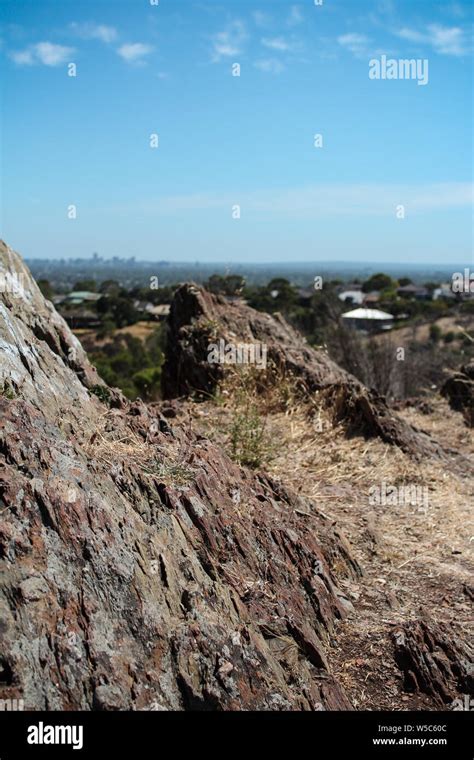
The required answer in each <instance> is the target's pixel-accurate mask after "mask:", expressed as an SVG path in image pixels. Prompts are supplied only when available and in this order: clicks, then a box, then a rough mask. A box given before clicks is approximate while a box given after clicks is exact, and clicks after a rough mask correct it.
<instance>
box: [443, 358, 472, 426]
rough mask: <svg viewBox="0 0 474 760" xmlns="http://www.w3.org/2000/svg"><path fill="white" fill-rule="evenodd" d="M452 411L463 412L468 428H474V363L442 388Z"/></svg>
mask: <svg viewBox="0 0 474 760" xmlns="http://www.w3.org/2000/svg"><path fill="white" fill-rule="evenodd" d="M441 395H442V396H445V398H447V399H448V401H449V404H450V406H451V407H452V409H455V410H456V411H457V412H461V413H462V415H463V417H464V419H465V421H466V425H468V427H471V428H472V427H474V362H470V363H469V364H465V365H464V366H463V367H461V369H460V370H459V372H455V373H453V374H452V375H451V376H450V377H448V379H447V380H446V382H445V383H444V385H443V387H442V388H441Z"/></svg>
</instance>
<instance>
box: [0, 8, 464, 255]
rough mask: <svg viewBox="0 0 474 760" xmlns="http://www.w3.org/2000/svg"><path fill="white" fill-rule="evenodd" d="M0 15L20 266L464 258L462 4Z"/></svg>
mask: <svg viewBox="0 0 474 760" xmlns="http://www.w3.org/2000/svg"><path fill="white" fill-rule="evenodd" d="M0 16H1V21H2V33H1V39H0V57H1V66H2V73H3V77H2V79H3V83H4V84H3V89H2V114H3V115H2V130H1V131H2V137H1V143H2V145H1V148H2V176H3V178H2V187H1V190H2V198H1V220H0V221H1V236H2V237H3V238H4V239H5V240H6V242H7V243H8V244H9V245H11V246H12V247H13V248H15V249H16V250H18V251H19V252H20V253H21V254H22V255H23V256H25V257H26V258H28V259H35V258H37V259H44V258H52V259H60V258H89V257H92V254H93V252H95V251H97V252H98V253H99V254H100V256H102V257H104V258H105V259H110V258H112V257H113V256H118V257H120V258H130V257H135V258H136V259H137V261H156V260H161V261H170V262H173V263H176V264H180V263H183V264H187V263H191V264H192V263H193V262H195V261H199V262H200V263H201V264H206V263H213V262H214V263H216V264H222V263H224V262H229V264H232V265H237V264H239V263H242V264H245V265H252V264H257V263H259V264H265V263H268V264H273V265H277V264H289V263H291V262H292V261H293V260H294V263H295V264H296V263H298V262H299V263H301V264H303V263H305V262H306V263H311V262H320V263H325V262H326V263H334V264H336V263H344V262H347V263H350V264H351V265H352V264H354V263H356V262H361V263H380V264H381V266H382V265H383V263H384V262H386V265H390V264H391V263H393V262H395V263H400V264H404V263H405V264H406V265H407V266H409V265H410V264H413V263H415V264H418V265H420V266H426V265H437V264H449V263H450V262H451V261H453V262H456V263H457V264H460V265H469V264H471V263H472V262H473V258H472V242H473V227H472V200H473V185H472V157H473V150H472V147H473V146H472V127H473V119H472V84H473V82H472V52H473V51H472V29H473V12H472V7H471V3H470V2H469V0H452V1H451V0H450V1H448V2H444V3H442V2H439V0H361V1H360V2H357V3H355V2H354V1H353V0H323V2H322V4H321V5H315V3H314V0H300V2H292V1H291V0H288V1H287V0H275V1H274V2H272V3H268V2H264V0H260V2H258V0H225V2H223V1H221V2H219V1H217V2H214V1H213V0H172V1H171V0H160V2H159V4H158V5H156V4H152V3H151V2H150V0H121V1H120V2H109V1H108V0H100V1H99V2H98V1H97V0H95V1H93V0H78V1H77V2H75V3H63V2H60V1H59V0H43V1H42V2H41V3H38V2H36V1H35V0H2V4H1V7H0ZM410 59H413V60H414V61H415V62H417V63H418V65H417V66H414V67H413V68H412V67H410V66H407V65H405V64H403V61H408V60H410ZM374 61H375V62H379V61H380V65H378V63H374ZM390 61H393V66H392V73H390V65H391V64H390ZM371 62H372V63H371ZM370 72H372V73H370ZM236 74H240V75H239V76H236ZM377 77H379V78H377ZM420 85H422V86H420Z"/></svg>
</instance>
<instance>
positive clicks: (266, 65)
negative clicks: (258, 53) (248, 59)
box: [254, 58, 285, 74]
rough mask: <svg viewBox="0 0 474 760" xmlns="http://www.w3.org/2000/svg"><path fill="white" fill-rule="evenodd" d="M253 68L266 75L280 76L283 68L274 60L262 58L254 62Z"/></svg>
mask: <svg viewBox="0 0 474 760" xmlns="http://www.w3.org/2000/svg"><path fill="white" fill-rule="evenodd" d="M254 66H255V68H257V69H260V71H265V72H267V73H268V74H280V73H281V72H282V71H283V70H284V68H285V67H284V66H283V64H282V63H280V61H277V60H276V59H275V58H262V59H261V60H259V61H255V63H254Z"/></svg>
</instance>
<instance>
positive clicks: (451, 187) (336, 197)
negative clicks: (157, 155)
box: [114, 182, 473, 223]
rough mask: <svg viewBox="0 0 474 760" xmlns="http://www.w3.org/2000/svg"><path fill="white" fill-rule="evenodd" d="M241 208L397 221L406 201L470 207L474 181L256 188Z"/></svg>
mask: <svg viewBox="0 0 474 760" xmlns="http://www.w3.org/2000/svg"><path fill="white" fill-rule="evenodd" d="M237 197H238V198H239V202H240V203H241V205H242V207H245V208H246V210H247V212H248V213H249V214H252V215H256V216H258V217H262V216H265V217H267V216H271V217H272V218H274V217H277V218H279V219H281V218H287V219H320V218H324V217H341V218H342V217H361V216H365V217H386V218H387V219H392V220H394V223H395V220H396V217H395V210H396V208H397V206H398V205H399V204H403V205H404V206H405V208H406V210H407V213H413V214H423V213H430V212H433V211H438V212H442V211H448V210H449V209H456V208H457V209H467V208H471V205H472V202H473V185H472V183H470V182H443V183H433V184H417V185H409V184H403V185H402V184H400V185H398V184H397V185H395V184H394V185H391V184H382V183H360V184H338V183H322V184H319V185H307V186H304V187H294V188H289V189H287V190H276V189H270V190H257V191H252V192H239V193H238V194H237ZM235 198H236V194H235V193H233V194H217V193H196V194H193V195H177V196H165V197H161V198H155V199H147V200H143V201H142V202H138V203H137V204H133V205H131V206H130V205H126V206H121V207H115V208H114V211H121V212H123V213H126V212H132V211H134V212H136V211H137V210H139V211H140V212H142V213H144V214H150V215H153V216H156V215H157V214H158V215H160V216H161V215H164V216H168V215H173V214H176V213H182V212H183V211H184V210H186V211H203V210H214V209H222V211H223V212H224V213H226V212H227V211H228V209H229V208H231V207H232V205H233V204H234V203H235Z"/></svg>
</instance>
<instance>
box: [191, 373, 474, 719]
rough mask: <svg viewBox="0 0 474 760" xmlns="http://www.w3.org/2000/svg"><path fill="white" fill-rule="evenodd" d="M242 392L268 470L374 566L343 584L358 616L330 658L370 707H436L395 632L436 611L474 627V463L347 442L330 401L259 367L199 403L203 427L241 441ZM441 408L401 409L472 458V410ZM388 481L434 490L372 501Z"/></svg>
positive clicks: (223, 439)
mask: <svg viewBox="0 0 474 760" xmlns="http://www.w3.org/2000/svg"><path fill="white" fill-rule="evenodd" d="M262 385H263V384H262ZM242 388H243V389H244V393H246V394H247V395H248V397H249V398H250V399H252V401H253V403H254V404H255V405H256V407H257V408H258V409H259V411H260V414H261V415H262V417H264V419H265V429H266V431H267V435H268V437H269V439H270V440H271V441H272V445H273V447H272V457H271V458H269V460H268V461H267V462H266V466H265V469H266V470H267V471H268V472H269V473H270V474H272V475H273V476H275V477H277V478H281V480H282V481H283V482H284V483H285V484H287V485H289V486H290V487H292V488H293V489H294V490H295V491H296V492H298V493H299V494H300V495H302V496H305V497H308V498H310V499H312V500H313V501H314V503H315V505H316V507H317V509H318V511H323V512H324V514H326V515H327V516H328V517H329V518H331V519H333V520H334V522H335V524H336V525H337V526H338V529H339V530H342V532H343V533H344V534H345V536H346V537H347V538H348V539H349V542H350V544H351V546H352V551H353V554H354V556H355V557H356V558H357V560H358V561H359V562H360V563H361V565H362V566H363V568H364V577H363V578H362V579H361V580H360V581H357V582H355V581H348V580H341V581H340V583H341V586H342V587H343V588H344V590H345V592H346V594H347V595H348V596H349V598H352V599H353V600H354V602H355V603H356V613H355V615H353V616H352V617H350V618H349V619H347V620H346V621H344V622H343V623H340V624H339V626H338V633H337V636H336V637H335V639H334V641H333V648H332V651H331V654H330V660H331V662H332V664H333V668H334V673H335V675H336V676H337V678H338V679H339V680H340V681H341V683H343V684H344V685H345V687H346V689H347V691H348V693H349V695H350V696H351V699H352V701H353V703H354V705H355V706H356V707H358V708H359V709H410V707H412V708H413V709H421V708H427V709H430V703H429V700H428V701H426V700H425V701H423V700H424V698H423V697H419V696H418V697H415V696H412V697H408V696H407V695H404V694H403V693H402V689H401V682H400V677H399V673H398V670H397V668H396V666H395V664H394V660H393V650H392V644H391V632H392V630H393V626H394V625H395V624H396V623H401V622H406V621H407V620H411V619H416V618H419V617H420V616H423V614H425V613H426V614H428V615H429V616H430V617H431V618H432V619H434V620H436V621H440V622H443V623H449V624H451V625H452V626H453V627H454V628H456V629H457V630H458V632H459V634H460V635H461V636H462V637H463V638H466V636H467V635H468V634H467V631H469V629H470V627H471V625H472V618H471V611H470V608H469V605H468V603H467V598H466V596H465V594H464V591H463V589H464V585H465V584H469V583H471V582H472V576H473V571H474V561H473V554H472V549H473V548H474V528H473V525H472V506H473V503H474V483H473V480H472V459H471V464H468V463H467V459H466V466H465V470H464V471H463V469H462V467H460V466H459V462H461V461H462V460H459V461H458V466H457V467H456V468H454V467H452V466H450V462H449V461H446V462H442V461H438V460H436V461H435V460H428V459H427V460H424V461H421V462H416V461H414V460H413V459H411V458H410V457H408V456H407V455H405V454H404V453H403V452H402V451H401V450H400V449H398V448H397V447H395V446H390V445H387V444H385V443H383V442H382V441H381V440H379V439H378V438H373V439H370V440H366V439H364V438H363V437H353V438H347V437H346V434H345V432H344V429H343V427H342V425H340V424H339V425H334V424H333V421H332V413H331V409H328V408H326V407H325V404H324V403H323V401H324V400H323V398H322V397H318V395H317V394H316V395H313V396H311V397H310V396H309V395H306V397H305V394H304V392H303V393H302V389H301V388H298V387H295V386H293V387H292V384H291V378H283V379H282V382H281V384H279V383H278V382H274V383H273V384H272V385H271V386H270V390H268V392H267V394H265V393H264V392H260V391H259V385H258V378H257V382H256V381H255V378H254V377H253V376H252V374H251V373H243V374H242V373H237V374H235V373H234V374H232V375H229V376H228V377H227V378H226V382H225V383H224V385H223V387H222V388H221V390H220V394H219V395H218V401H219V403H218V404H217V405H216V404H215V403H214V402H212V401H210V402H209V403H204V404H201V405H192V406H190V407H189V412H190V414H191V415H192V416H193V418H194V420H195V424H196V425H197V427H198V428H199V430H200V431H202V432H203V433H205V434H206V435H207V436H208V437H210V438H211V439H214V440H216V441H217V442H218V443H219V444H220V445H223V446H227V447H229V446H230V443H231V441H230V437H229V429H230V427H231V425H232V419H233V417H234V415H235V414H236V410H237V409H238V403H237V401H236V399H237V397H238V395H239V394H240V393H242ZM432 406H433V413H432V414H429V415H426V414H422V413H421V412H419V411H418V410H416V409H415V408H410V409H407V410H406V411H404V412H402V413H399V414H400V415H401V416H403V417H404V418H405V419H406V421H407V422H409V423H411V424H413V425H415V426H416V427H418V428H420V429H422V430H424V431H425V432H427V433H428V434H431V435H432V436H433V437H435V438H436V439H437V440H439V442H440V443H441V444H442V445H443V446H445V447H447V448H452V449H456V450H457V451H459V452H461V453H462V454H463V455H464V456H466V457H469V456H472V454H473V453H474V443H473V440H472V435H471V432H470V431H469V430H468V428H466V427H465V425H464V424H463V422H462V417H461V415H460V414H458V413H456V412H453V411H452V410H451V409H450V408H449V406H448V405H447V403H446V402H445V401H444V400H441V399H439V400H435V401H434V402H433V404H432ZM384 481H385V483H386V484H387V485H391V486H396V487H398V488H399V487H400V486H412V485H417V486H421V487H422V488H426V489H427V495H428V502H427V504H426V503H424V502H421V503H416V504H414V505H411V504H405V503H403V502H401V503H398V504H395V505H386V504H385V505H384V504H373V503H371V501H370V499H369V491H370V489H371V488H373V487H374V486H381V484H382V483H383V482H384ZM308 517H309V519H310V517H311V515H310V514H309V515H308ZM361 663H363V664H362V665H361Z"/></svg>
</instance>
